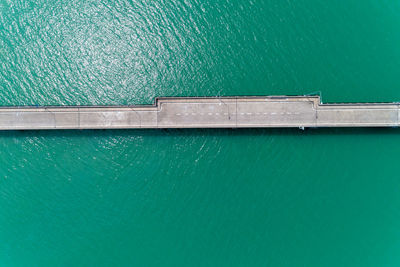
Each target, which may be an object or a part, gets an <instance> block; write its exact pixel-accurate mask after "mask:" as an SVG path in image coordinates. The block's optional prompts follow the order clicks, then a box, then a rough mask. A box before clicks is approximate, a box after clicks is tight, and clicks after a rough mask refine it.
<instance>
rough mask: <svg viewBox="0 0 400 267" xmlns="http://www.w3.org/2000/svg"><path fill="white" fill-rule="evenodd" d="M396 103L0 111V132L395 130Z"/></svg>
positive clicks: (172, 101)
mask: <svg viewBox="0 0 400 267" xmlns="http://www.w3.org/2000/svg"><path fill="white" fill-rule="evenodd" d="M399 111H400V105H399V104H398V103H365V104H362V103H360V104H321V103H320V98H319V97H318V96H312V97H304V96H269V97H220V98H216V97H209V98H184V97H182V98H158V99H156V101H155V104H154V105H143V106H105V107H100V106H92V107H83V106H76V107H69V106H68V107H1V108H0V130H37V129H129V128H253V127H259V128H267V127H398V126H400V125H399V114H400V112H399Z"/></svg>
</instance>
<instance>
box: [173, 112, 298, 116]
mask: <svg viewBox="0 0 400 267" xmlns="http://www.w3.org/2000/svg"><path fill="white" fill-rule="evenodd" d="M222 114H223V115H225V116H228V115H229V113H227V112H225V113H219V112H216V113H212V112H208V113H203V112H201V113H183V114H181V113H175V115H176V116H189V115H192V116H198V115H200V116H204V115H209V116H212V115H216V116H219V115H222ZM230 114H231V115H236V113H230ZM238 115H242V116H251V115H272V116H274V115H300V112H293V113H292V112H280V113H276V112H271V113H268V112H264V113H260V112H256V113H251V112H247V113H244V112H241V113H238Z"/></svg>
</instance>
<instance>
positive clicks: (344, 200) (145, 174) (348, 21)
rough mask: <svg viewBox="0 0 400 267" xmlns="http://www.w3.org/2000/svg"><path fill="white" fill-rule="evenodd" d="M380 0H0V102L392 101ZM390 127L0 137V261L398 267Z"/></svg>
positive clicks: (394, 33) (399, 179)
mask: <svg viewBox="0 0 400 267" xmlns="http://www.w3.org/2000/svg"><path fill="white" fill-rule="evenodd" d="M399 29H400V2H399V1H395V0H379V1H378V0H375V1H372V0H366V1H359V0H357V1H356V0H347V1H339V0H333V1H323V0H318V1H317V0H308V1H283V0H265V1H262V0H241V1H228V0H213V1H198V0H185V1H177V0H173V1H159V0H156V1H144V0H114V1H107V0H100V1H94V0H85V1H84V0H70V1H55V0H47V1H44V0H35V1H34V0H25V1H22V0H0V104H1V105H77V104H82V105H87V104H141V103H151V102H152V101H153V98H154V97H156V96H215V95H271V94H307V93H312V92H316V91H321V92H322V96H323V100H324V102H349V101H399V100H400V90H399V89H400V79H399V78H400V48H399V47H400V32H399ZM399 149H400V131H399V130H398V129H312V130H307V131H304V132H303V131H300V130H296V129H295V130H290V129H275V130H262V129H258V130H159V131H158V130H132V131H128V130H126V131H47V132H39V131H27V132H18V131H13V132H2V133H0V266H399V265H400V254H399V251H400V175H399V165H398V158H399V156H398V155H399V154H398V151H399Z"/></svg>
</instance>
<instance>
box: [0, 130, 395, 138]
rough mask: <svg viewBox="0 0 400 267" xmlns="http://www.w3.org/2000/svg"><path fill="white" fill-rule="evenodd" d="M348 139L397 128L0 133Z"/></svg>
mask: <svg viewBox="0 0 400 267" xmlns="http://www.w3.org/2000/svg"><path fill="white" fill-rule="evenodd" d="M263 135H268V136H328V135H332V136H339V135H340V136H352V135H400V128H306V129H305V130H301V129H298V128H262V129H261V128H259V129H257V128H241V129H230V128H229V129H118V130H115V129H113V130H41V131H38V130H13V131H0V138H15V137H50V138H51V137H63V138H80V137H86V138H87V137H111V136H114V137H116V136H118V137H124V136H125V137H131V136H152V137H157V136H159V137H164V136H180V137H185V136H187V137H196V136H222V137H223V136H263Z"/></svg>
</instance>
